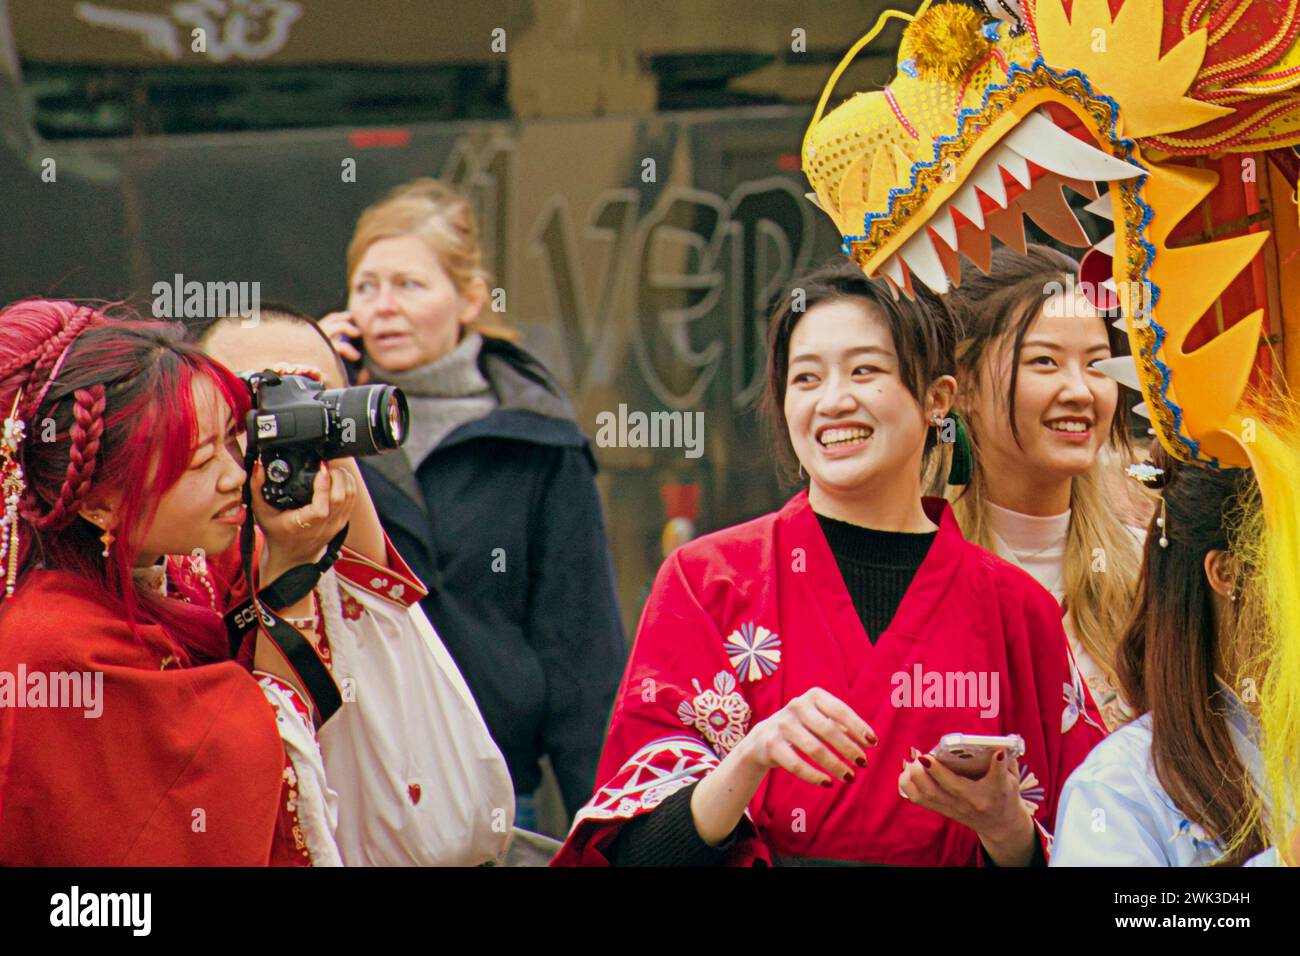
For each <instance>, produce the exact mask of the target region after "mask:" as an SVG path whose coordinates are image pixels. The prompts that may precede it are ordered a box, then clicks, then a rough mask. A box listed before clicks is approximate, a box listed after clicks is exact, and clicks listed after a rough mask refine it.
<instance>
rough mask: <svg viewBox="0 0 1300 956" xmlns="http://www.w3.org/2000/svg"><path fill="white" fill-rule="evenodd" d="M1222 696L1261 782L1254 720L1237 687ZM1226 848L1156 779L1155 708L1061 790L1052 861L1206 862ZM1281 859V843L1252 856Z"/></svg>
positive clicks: (1259, 862)
mask: <svg viewBox="0 0 1300 956" xmlns="http://www.w3.org/2000/svg"><path fill="white" fill-rule="evenodd" d="M1223 697H1224V698H1225V699H1226V700H1227V702H1228V706H1229V711H1228V713H1227V715H1226V719H1227V721H1228V729H1229V733H1230V734H1231V735H1232V740H1233V743H1234V744H1235V745H1236V747H1237V753H1238V754H1240V755H1241V759H1242V762H1243V764H1244V765H1245V766H1246V767H1247V768H1248V770H1249V771H1250V774H1251V777H1252V779H1254V780H1255V781H1256V787H1257V788H1258V787H1259V781H1260V778H1261V773H1260V769H1261V758H1260V752H1259V747H1258V745H1257V744H1256V741H1257V740H1258V732H1257V730H1256V725H1255V721H1254V719H1253V718H1252V717H1251V716H1250V714H1249V713H1248V712H1247V711H1246V709H1245V708H1244V707H1243V706H1242V705H1241V703H1240V702H1239V701H1238V700H1237V698H1236V696H1235V695H1234V694H1232V692H1231V691H1227V690H1226V689H1225V693H1224V695H1223ZM1221 855H1222V853H1221V850H1220V848H1219V847H1218V845H1217V844H1215V842H1214V841H1213V840H1212V839H1211V838H1210V837H1209V836H1208V835H1207V834H1206V833H1205V832H1204V831H1203V830H1202V829H1201V828H1200V827H1199V826H1197V825H1196V824H1194V823H1192V822H1191V821H1189V820H1188V819H1187V818H1186V817H1185V816H1183V814H1182V811H1180V810H1179V809H1178V807H1177V806H1176V805H1175V804H1174V802H1173V800H1171V799H1170V798H1169V795H1168V794H1167V793H1165V789H1164V787H1162V786H1161V785H1160V781H1159V780H1157V779H1156V772H1155V767H1154V766H1153V765H1152V763H1151V713H1150V712H1149V711H1148V712H1147V713H1145V714H1143V715H1142V716H1141V717H1139V718H1137V719H1136V720H1134V721H1133V722H1132V723H1129V724H1125V725H1124V726H1123V727H1120V728H1119V729H1118V730H1116V731H1115V732H1114V733H1112V734H1110V736H1108V737H1106V739H1104V740H1103V741H1102V742H1101V743H1099V744H1098V745H1097V746H1096V747H1094V748H1093V749H1092V752H1091V753H1089V754H1088V756H1087V758H1086V759H1085V760H1084V761H1083V763H1081V764H1080V765H1079V766H1078V767H1077V768H1076V769H1075V771H1074V773H1072V774H1071V775H1070V779H1068V780H1067V781H1066V782H1065V787H1064V788H1063V789H1062V791H1061V800H1060V804H1059V809H1058V810H1057V813H1056V831H1055V842H1054V843H1053V845H1052V855H1051V865H1052V866H1207V865H1209V864H1211V863H1213V862H1215V861H1216V860H1217V859H1219V857H1220V856H1221ZM1277 865H1278V858H1277V850H1276V848H1270V849H1268V850H1265V851H1264V852H1263V853H1260V854H1258V855H1257V856H1254V857H1252V858H1251V859H1250V860H1248V861H1247V862H1246V866H1277Z"/></svg>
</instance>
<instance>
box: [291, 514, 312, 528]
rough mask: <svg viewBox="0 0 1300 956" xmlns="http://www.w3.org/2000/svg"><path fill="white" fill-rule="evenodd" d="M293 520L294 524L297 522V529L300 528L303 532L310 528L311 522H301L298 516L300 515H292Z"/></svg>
mask: <svg viewBox="0 0 1300 956" xmlns="http://www.w3.org/2000/svg"><path fill="white" fill-rule="evenodd" d="M293 520H294V521H296V522H298V527H299V528H302V529H303V530H306V529H307V528H310V527H311V522H310V521H303V520H302V515H300V514H294V516H293Z"/></svg>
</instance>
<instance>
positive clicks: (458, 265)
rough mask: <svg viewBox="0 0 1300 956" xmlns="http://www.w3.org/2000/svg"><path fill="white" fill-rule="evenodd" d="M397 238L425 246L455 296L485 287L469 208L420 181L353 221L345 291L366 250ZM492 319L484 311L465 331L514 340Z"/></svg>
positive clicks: (439, 185)
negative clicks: (477, 285) (476, 284)
mask: <svg viewBox="0 0 1300 956" xmlns="http://www.w3.org/2000/svg"><path fill="white" fill-rule="evenodd" d="M401 236H415V237H416V238H418V239H420V240H421V241H422V242H424V244H425V245H426V246H428V248H429V251H430V252H432V253H433V256H434V258H435V259H437V260H438V264H439V265H440V266H442V268H443V269H444V270H445V271H446V273H447V276H448V278H450V279H451V281H452V284H453V285H454V286H455V287H456V291H457V293H459V294H460V295H462V296H463V295H464V294H465V293H466V290H468V289H469V287H470V285H471V284H473V283H474V282H476V281H482V282H483V283H484V284H485V285H487V286H489V287H490V285H491V275H490V274H489V273H488V271H487V270H486V269H485V268H483V250H482V247H481V245H480V242H479V232H478V221H477V220H476V218H475V216H474V207H473V205H472V204H471V203H470V201H469V199H467V198H466V197H465V196H464V195H463V194H461V193H460V192H458V191H457V190H456V189H454V188H453V187H451V186H449V185H448V184H447V183H444V182H442V181H441V180H437V179H432V178H430V177H428V176H422V177H420V178H419V179H413V180H411V181H410V182H409V183H403V184H402V185H400V186H398V187H396V188H395V189H393V190H392V191H391V192H389V193H388V195H386V196H384V198H383V199H381V200H379V201H378V202H376V203H374V204H372V205H370V206H368V207H367V208H366V211H365V212H363V213H362V214H361V218H360V219H358V220H357V227H356V229H355V230H354V231H353V233H352V241H351V242H349V243H348V253H347V266H348V288H349V289H350V288H351V287H352V277H353V276H354V275H355V274H356V271H357V266H359V265H360V264H361V259H362V257H363V256H365V254H366V250H367V249H369V248H370V247H371V246H372V245H373V244H374V243H376V242H378V241H379V240H381V239H396V238H399V237H401ZM492 314H493V313H492V312H491V310H490V309H488V308H485V309H484V310H483V311H481V312H480V313H479V315H478V318H476V319H475V320H474V321H473V322H471V323H469V325H468V328H469V329H472V330H474V331H476V332H478V333H479V334H480V335H486V336H488V337H490V338H498V339H507V340H510V341H515V340H517V339H518V337H519V334H518V332H516V331H515V330H514V329H512V328H510V327H509V326H507V325H505V324H503V323H500V322H494V321H492V320H491V319H490V318H484V316H490V315H492Z"/></svg>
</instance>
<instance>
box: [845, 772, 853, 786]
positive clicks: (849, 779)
mask: <svg viewBox="0 0 1300 956" xmlns="http://www.w3.org/2000/svg"><path fill="white" fill-rule="evenodd" d="M844 782H845V783H852V782H853V771H852V770H846V771H844Z"/></svg>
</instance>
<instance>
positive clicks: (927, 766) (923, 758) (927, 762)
mask: <svg viewBox="0 0 1300 956" xmlns="http://www.w3.org/2000/svg"><path fill="white" fill-rule="evenodd" d="M916 759H917V760H919V761H921V766H922V767H924V768H925V769H926V770H929V769H930V767H931V766H933V764H932V762H931V760H930V758H929V757H927V756H926V755H925V754H922V755H921V756H919V757H917V758H916Z"/></svg>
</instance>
